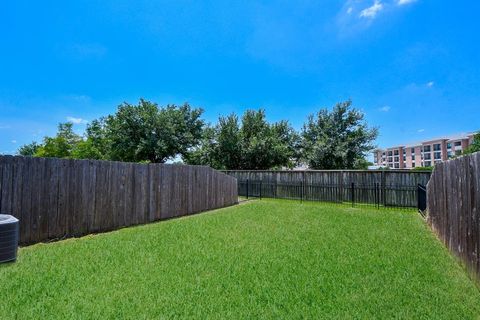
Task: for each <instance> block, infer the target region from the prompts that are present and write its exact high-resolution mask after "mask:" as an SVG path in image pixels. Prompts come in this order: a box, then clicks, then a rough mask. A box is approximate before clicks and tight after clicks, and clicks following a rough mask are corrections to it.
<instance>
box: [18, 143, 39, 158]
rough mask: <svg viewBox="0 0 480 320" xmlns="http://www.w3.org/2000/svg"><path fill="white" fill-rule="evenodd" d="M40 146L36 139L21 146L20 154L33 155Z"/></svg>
mask: <svg viewBox="0 0 480 320" xmlns="http://www.w3.org/2000/svg"><path fill="white" fill-rule="evenodd" d="M38 148H40V145H39V144H38V143H36V142H35V141H34V142H32V143H29V144H26V145H23V146H21V147H20V148H19V149H18V154H19V155H21V156H25V157H33V156H34V155H35V153H36V152H37V151H38Z"/></svg>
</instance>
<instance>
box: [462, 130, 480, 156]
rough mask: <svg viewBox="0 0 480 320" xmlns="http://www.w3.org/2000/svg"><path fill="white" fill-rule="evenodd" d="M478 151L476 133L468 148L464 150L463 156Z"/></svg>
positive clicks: (479, 144)
mask: <svg viewBox="0 0 480 320" xmlns="http://www.w3.org/2000/svg"><path fill="white" fill-rule="evenodd" d="M479 151H480V132H477V133H476V134H475V135H474V136H473V142H472V144H471V145H469V146H468V148H466V149H465V151H464V152H463V154H471V153H474V152H479Z"/></svg>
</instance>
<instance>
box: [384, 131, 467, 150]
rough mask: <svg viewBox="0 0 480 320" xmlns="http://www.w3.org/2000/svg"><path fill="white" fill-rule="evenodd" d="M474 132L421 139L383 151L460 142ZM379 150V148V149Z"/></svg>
mask: <svg viewBox="0 0 480 320" xmlns="http://www.w3.org/2000/svg"><path fill="white" fill-rule="evenodd" d="M475 133H476V131H474V132H462V133H456V134H451V135H445V136H440V137H435V138H431V139H430V138H429V139H423V140H422V141H415V142H410V143H406V144H403V145H402V144H399V145H396V146H393V147H387V148H384V149H395V148H399V147H405V148H412V147H416V146H420V145H422V143H425V142H428V141H436V140H449V141H450V140H461V139H467V138H468V137H469V136H471V135H473V134H475ZM379 149H381V148H379Z"/></svg>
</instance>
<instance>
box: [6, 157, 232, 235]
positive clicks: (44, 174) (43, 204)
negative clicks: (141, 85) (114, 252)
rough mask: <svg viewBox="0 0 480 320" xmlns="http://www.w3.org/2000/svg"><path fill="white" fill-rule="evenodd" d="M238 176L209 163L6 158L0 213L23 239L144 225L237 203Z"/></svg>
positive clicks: (83, 233) (82, 233)
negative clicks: (15, 222) (13, 223)
mask: <svg viewBox="0 0 480 320" xmlns="http://www.w3.org/2000/svg"><path fill="white" fill-rule="evenodd" d="M237 199H238V194H237V181H236V179H235V178H233V177H231V176H228V175H225V174H224V173H221V172H219V171H216V170H213V169H211V168H208V167H203V166H179V165H169V164H135V163H122V162H113V161H111V162H110V161H96V160H66V159H54V158H29V157H17V156H15V157H14V156H0V212H1V213H7V214H11V215H13V216H15V217H17V218H19V220H20V243H21V244H32V243H36V242H41V241H47V240H51V239H60V238H67V237H75V236H81V235H85V234H89V233H95V232H102V231H109V230H114V229H118V228H121V227H125V226H131V225H136V224H144V223H148V222H152V221H156V220H161V219H167V218H172V217H179V216H184V215H189V214H194V213H198V212H202V211H206V210H211V209H215V208H219V207H224V206H229V205H233V204H235V203H237V201H238V200H237Z"/></svg>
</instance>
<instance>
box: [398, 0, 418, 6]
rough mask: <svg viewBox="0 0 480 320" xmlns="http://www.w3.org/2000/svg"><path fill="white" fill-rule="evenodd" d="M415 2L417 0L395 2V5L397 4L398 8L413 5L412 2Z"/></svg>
mask: <svg viewBox="0 0 480 320" xmlns="http://www.w3.org/2000/svg"><path fill="white" fill-rule="evenodd" d="M416 1H417V0H398V1H397V4H398V5H399V6H403V5H405V4H409V3H414V2H416Z"/></svg>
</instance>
